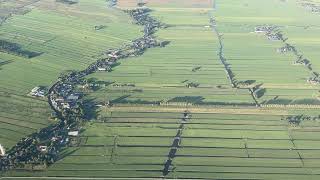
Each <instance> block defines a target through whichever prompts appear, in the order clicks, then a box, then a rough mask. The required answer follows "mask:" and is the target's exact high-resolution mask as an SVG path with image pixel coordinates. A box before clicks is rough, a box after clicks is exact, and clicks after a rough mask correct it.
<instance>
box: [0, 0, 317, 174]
mask: <svg viewBox="0 0 320 180" xmlns="http://www.w3.org/2000/svg"><path fill="white" fill-rule="evenodd" d="M0 1H1V0H0ZM29 1H31V0H22V2H23V3H26V2H29ZM22 2H20V3H22ZM315 2H317V3H318V4H319V3H320V2H318V1H315ZM0 3H1V2H0ZM6 3H8V2H6ZM136 3H137V1H136V0H118V7H117V8H124V9H125V8H127V7H128V8H134V7H136ZM5 5H6V6H5V8H3V7H1V8H0V11H1V12H0V17H1V16H2V15H7V14H8V12H11V11H9V9H10V8H11V6H18V5H19V3H18V2H12V4H5ZM146 5H147V6H148V7H150V8H151V9H152V12H151V15H152V16H153V17H155V18H157V19H158V20H159V21H161V22H163V23H165V24H167V25H168V27H167V28H165V29H159V30H158V31H157V32H156V33H155V36H156V37H157V39H160V40H163V41H168V42H169V44H168V45H166V46H165V47H162V48H160V47H159V48H151V49H148V50H147V51H146V52H145V53H144V54H143V55H142V56H138V57H129V58H126V59H123V60H121V61H120V64H118V65H117V66H116V67H114V68H112V71H111V72H96V73H93V74H91V75H89V76H87V77H86V78H87V79H88V80H94V81H96V82H99V81H100V82H103V83H104V84H107V85H105V86H101V87H98V88H96V89H95V90H87V89H86V90H84V89H83V88H80V86H79V90H80V91H81V92H82V93H84V94H85V97H84V102H86V103H91V105H93V106H92V107H90V109H89V111H90V112H91V113H93V114H94V115H95V116H94V117H92V118H91V119H90V120H89V121H88V122H86V123H84V124H85V125H84V126H83V127H82V131H81V134H80V136H79V137H78V138H77V139H76V140H77V141H78V142H79V145H78V146H76V147H65V148H63V150H62V151H61V152H60V158H59V160H58V161H57V162H56V163H54V164H53V165H51V166H49V167H48V168H47V169H45V170H42V171H23V170H20V171H19V170H12V171H6V172H2V173H0V179H12V178H14V177H20V178H21V179H22V177H29V178H35V177H37V178H39V179H40V178H41V177H43V179H49V178H54V177H56V178H57V179H64V178H68V177H69V178H88V179H90V178H124V179H126V178H138V179H139V178H151V179H155V178H168V179H169V178H173V179H174V178H181V179H185V178H192V179H297V180H298V179H299V180H300V179H315V180H316V179H319V178H320V161H319V158H320V145H319V142H320V122H319V120H309V121H302V122H301V123H300V124H299V125H296V126H294V125H293V124H290V123H288V121H287V120H283V119H284V118H285V117H286V116H288V115H300V114H304V115H310V116H318V115H319V112H318V109H319V105H320V100H319V99H318V98H319V95H320V93H319V92H320V91H319V85H311V84H310V83H308V82H307V79H308V78H309V77H310V71H308V70H307V69H306V68H305V67H303V66H296V65H293V61H294V60H295V56H294V54H293V53H285V54H280V53H277V48H280V47H282V46H283V45H284V43H283V42H282V41H270V40H268V39H267V37H266V36H265V35H263V34H258V33H254V30H255V27H257V26H260V25H267V24H268V25H275V26H278V28H279V30H280V31H281V32H282V33H283V35H284V36H285V38H288V40H287V41H286V42H287V43H290V44H292V45H294V46H295V47H296V48H297V49H298V51H299V52H300V53H301V54H303V56H304V57H305V58H308V59H309V60H310V61H311V63H312V67H313V71H314V72H319V73H320V62H318V61H317V58H318V57H319V55H320V52H319V51H318V47H319V45H320V41H319V37H318V35H319V33H320V26H319V22H318V21H319V20H318V19H319V18H320V15H319V14H317V13H312V12H310V11H308V10H306V9H305V8H304V7H302V5H301V1H300V0H287V1H283V0H269V1H263V0H238V1H234V0H212V1H198V0H186V1H185V2H183V1H182V0H181V1H179V0H171V1H169V0H163V1H159V0H149V2H148V3H147V4H146ZM9 7H10V8H9ZM117 8H110V7H108V6H107V3H106V1H105V0H79V3H76V4H73V5H66V4H63V3H58V2H55V1H54V0H42V1H39V2H35V3H34V4H32V5H30V6H27V7H23V10H25V9H28V12H27V13H25V14H22V13H15V14H13V16H12V17H10V18H9V19H7V20H6V21H5V22H4V23H3V24H2V25H1V26H0V40H6V41H9V42H13V43H17V44H19V45H20V46H21V47H22V48H23V49H25V50H28V51H32V52H39V53H41V54H40V55H39V56H36V57H33V58H29V59H27V58H23V57H19V56H15V55H12V54H7V53H5V52H0V144H2V145H4V147H5V148H7V149H9V148H10V147H12V146H14V145H15V144H16V143H17V142H18V141H19V140H20V139H21V138H23V137H25V136H27V135H30V134H32V133H33V132H37V131H39V130H40V129H41V128H43V127H47V126H48V125H50V124H52V123H55V122H56V121H55V120H53V119H51V118H50V117H51V113H52V110H51V109H50V107H49V105H48V102H47V99H46V98H35V97H31V96H29V95H28V93H29V92H30V91H31V89H32V88H34V87H35V86H46V87H50V85H52V84H53V83H54V82H56V80H57V79H58V77H59V74H60V73H62V72H64V71H66V70H82V69H85V68H86V67H87V66H88V65H89V64H91V63H92V62H94V61H96V60H97V59H99V58H101V57H103V55H102V54H103V52H105V51H106V50H107V49H109V48H118V47H120V46H122V45H124V44H128V43H130V42H131V41H132V40H134V39H136V38H138V37H141V36H142V35H143V27H142V26H138V25H135V24H134V23H133V22H132V20H131V18H130V17H129V16H128V15H127V14H125V13H124V12H123V11H120V10H119V9H117ZM2 9H5V10H7V11H4V10H2ZM210 18H214V19H215V20H216V26H215V27H212V26H211V25H212V24H210ZM95 26H103V27H104V28H102V29H100V30H96V29H95ZM215 30H216V31H217V33H216V32H215ZM218 34H219V35H220V37H221V38H220V39H219V38H218V36H217V35H218ZM220 43H221V44H222V45H223V47H222V49H220V46H221V44H220ZM221 51H223V53H222V54H223V56H224V57H225V58H226V61H227V63H228V64H229V66H230V68H231V69H232V72H233V73H234V75H235V79H236V80H238V81H248V80H249V81H252V82H253V83H252V84H250V85H249V86H247V87H239V88H233V87H232V86H231V84H230V81H229V80H228V78H227V73H226V70H225V67H224V65H223V64H222V63H221V60H220V59H219V52H221ZM188 84H196V87H191V88H189V87H187V86H188ZM256 85H260V88H262V89H264V93H263V95H262V96H261V97H259V98H257V101H258V103H259V104H261V105H262V107H256V104H255V101H254V100H255V99H254V98H253V97H252V96H251V94H250V91H249V89H248V88H252V87H253V86H256ZM107 102H111V103H112V105H113V106H112V107H107V106H105V104H106V103H107ZM275 104H276V105H280V106H278V107H275V106H274V105H275ZM94 105H97V106H94ZM286 105H292V106H286ZM299 105H301V106H299ZM185 111H187V112H189V113H190V115H192V117H191V118H190V119H188V120H185V121H184V120H183V118H184V117H183V116H184V115H183V114H184V112H185ZM177 139H178V140H179V143H178V145H176V143H177ZM172 153H173V154H174V155H172ZM169 160H172V162H171V163H170V166H169V168H168V171H167V173H165V168H166V166H167V163H168V161H169ZM41 179H42V178H41Z"/></svg>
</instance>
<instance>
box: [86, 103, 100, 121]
mask: <svg viewBox="0 0 320 180" xmlns="http://www.w3.org/2000/svg"><path fill="white" fill-rule="evenodd" d="M83 104H84V108H83V110H84V118H85V119H87V120H91V119H96V118H97V117H98V114H99V111H98V109H99V108H98V107H97V106H96V103H95V98H91V99H85V100H84V101H83Z"/></svg>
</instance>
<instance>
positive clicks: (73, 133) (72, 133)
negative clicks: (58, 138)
mask: <svg viewBox="0 0 320 180" xmlns="http://www.w3.org/2000/svg"><path fill="white" fill-rule="evenodd" d="M68 135H69V136H78V135H79V131H69V132H68Z"/></svg>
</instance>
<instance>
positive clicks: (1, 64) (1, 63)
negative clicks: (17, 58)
mask: <svg viewBox="0 0 320 180" xmlns="http://www.w3.org/2000/svg"><path fill="white" fill-rule="evenodd" d="M12 62H13V61H12V60H7V61H4V60H1V59H0V70H1V66H4V65H7V64H10V63H12Z"/></svg>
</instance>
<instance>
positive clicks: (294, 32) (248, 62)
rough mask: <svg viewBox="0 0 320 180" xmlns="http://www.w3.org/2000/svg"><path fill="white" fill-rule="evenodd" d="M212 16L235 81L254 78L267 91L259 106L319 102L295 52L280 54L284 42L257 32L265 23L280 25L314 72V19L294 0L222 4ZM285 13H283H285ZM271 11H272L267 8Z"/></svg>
mask: <svg viewBox="0 0 320 180" xmlns="http://www.w3.org/2000/svg"><path fill="white" fill-rule="evenodd" d="M217 4H218V7H217V10H216V11H215V12H214V13H213V15H214V16H215V17H216V19H217V21H218V23H217V24H218V29H219V31H220V32H221V33H222V34H223V41H224V45H225V55H226V57H227V59H228V62H229V63H230V64H231V65H232V69H233V71H234V73H235V74H236V78H237V79H239V80H255V81H256V83H257V84H260V83H261V84H262V87H263V88H266V93H265V95H264V96H263V97H261V98H260V100H259V101H260V102H263V103H271V104H273V103H274V104H319V101H318V100H317V97H318V96H319V92H318V89H319V87H318V86H317V85H310V84H308V83H307V78H308V77H309V76H310V73H309V72H308V71H307V69H306V68H304V67H303V66H294V65H292V64H293V61H294V60H295V57H294V56H293V54H291V53H289V54H279V53H277V52H276V49H277V48H279V47H281V46H283V43H282V42H275V41H270V40H268V39H267V38H266V37H265V36H264V35H263V34H256V33H253V32H254V28H255V27H256V26H259V25H263V24H271V25H276V26H279V28H280V30H281V31H282V32H283V34H284V36H285V37H286V38H288V40H287V42H288V43H292V44H294V45H295V46H296V48H297V49H299V51H301V53H302V54H303V55H304V56H305V57H306V58H308V59H309V60H310V61H311V62H312V65H313V67H314V71H318V69H319V62H317V57H318V56H319V53H318V52H316V51H314V50H313V49H314V48H316V47H317V46H318V45H319V44H318V43H319V41H318V40H317V39H318V38H317V34H318V33H319V32H320V29H319V27H318V26H317V18H318V16H317V15H315V14H312V13H310V12H307V11H305V10H304V9H303V8H301V7H299V6H298V5H297V3H296V2H295V1H287V2H282V1H278V0H271V1H267V2H266V1H265V2H264V1H254V0H252V1H246V2H245V1H237V2H234V1H228V0H227V1H222V2H219V3H217ZM284 8H285V9H286V11H283V9H284ZM271 9H272V10H271Z"/></svg>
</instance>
